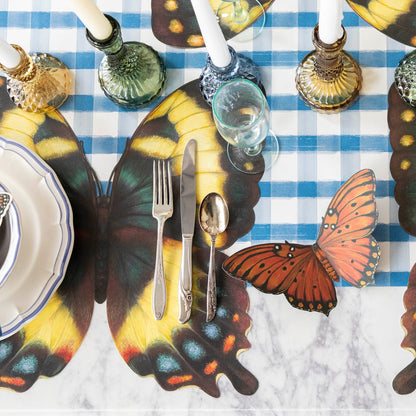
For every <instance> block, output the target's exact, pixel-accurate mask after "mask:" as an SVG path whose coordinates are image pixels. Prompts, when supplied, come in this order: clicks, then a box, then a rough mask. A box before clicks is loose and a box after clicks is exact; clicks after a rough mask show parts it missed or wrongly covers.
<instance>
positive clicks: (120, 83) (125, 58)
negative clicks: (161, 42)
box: [86, 15, 166, 109]
mask: <svg viewBox="0 0 416 416" xmlns="http://www.w3.org/2000/svg"><path fill="white" fill-rule="evenodd" d="M106 17H107V19H108V20H109V21H110V23H111V25H112V27H113V32H112V33H111V35H110V37H109V38H107V39H104V40H98V39H95V38H94V37H93V36H92V35H91V33H90V32H89V31H88V30H86V37H87V39H88V41H89V42H90V44H91V45H92V46H94V47H95V48H97V49H98V50H100V51H102V52H104V54H105V56H104V58H103V60H102V61H101V64H100V66H99V68H98V79H99V81H100V85H101V88H102V90H103V91H104V94H105V95H106V96H107V97H108V98H109V99H110V100H111V101H113V102H114V103H116V104H118V105H120V106H121V107H124V108H129V109H137V108H140V107H145V106H147V105H149V104H151V103H152V102H153V101H154V100H155V99H156V98H157V97H159V96H160V94H161V93H162V91H163V88H164V86H165V83H166V67H165V64H164V63H163V61H162V58H161V57H160V56H159V54H158V53H157V52H156V51H155V50H154V49H153V48H151V47H150V46H148V45H146V44H144V43H141V42H123V39H122V36H121V29H120V25H119V24H118V22H117V20H115V19H114V18H113V17H111V16H109V15H106Z"/></svg>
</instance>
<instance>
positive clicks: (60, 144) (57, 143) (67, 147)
mask: <svg viewBox="0 0 416 416" xmlns="http://www.w3.org/2000/svg"><path fill="white" fill-rule="evenodd" d="M36 151H37V152H38V153H39V155H40V156H41V157H42V158H43V159H45V160H50V159H54V158H57V157H62V156H65V155H66V154H68V153H71V152H78V145H77V143H76V142H75V141H73V140H69V139H64V138H63V137H51V138H50V139H43V140H42V141H41V142H39V143H37V144H36Z"/></svg>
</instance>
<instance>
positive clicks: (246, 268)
mask: <svg viewBox="0 0 416 416" xmlns="http://www.w3.org/2000/svg"><path fill="white" fill-rule="evenodd" d="M223 268H224V270H225V271H226V273H228V274H229V275H230V276H232V277H237V278H239V279H242V280H245V281H247V282H249V283H250V284H252V285H253V286H254V287H256V288H257V289H259V290H261V291H262V292H265V293H273V294H279V293H283V292H285V296H286V298H287V300H288V301H289V302H290V303H291V305H292V306H294V307H295V308H298V309H303V310H308V311H318V312H323V313H325V314H326V315H328V314H329V312H330V310H331V309H332V308H334V307H335V306H336V304H337V299H336V294H335V287H334V283H333V282H332V280H331V279H330V278H329V276H328V274H327V273H326V271H325V269H324V268H323V266H322V265H321V263H320V262H319V260H318V259H317V257H316V255H315V253H314V252H313V249H312V246H305V245H300V244H289V243H287V242H286V243H284V244H273V243H270V244H260V245H256V246H251V247H248V248H246V249H243V250H241V251H239V252H237V253H235V254H234V255H232V256H231V257H229V258H228V259H227V260H226V261H225V262H224V264H223Z"/></svg>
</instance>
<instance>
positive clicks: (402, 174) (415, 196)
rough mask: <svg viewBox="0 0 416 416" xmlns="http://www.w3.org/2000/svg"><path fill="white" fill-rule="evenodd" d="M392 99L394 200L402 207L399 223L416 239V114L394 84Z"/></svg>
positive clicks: (389, 111)
mask: <svg viewBox="0 0 416 416" xmlns="http://www.w3.org/2000/svg"><path fill="white" fill-rule="evenodd" d="M388 99H389V109H388V113H387V114H388V115H387V118H388V123H389V128H390V144H391V147H392V149H393V153H392V156H391V159H390V171H391V175H392V177H393V179H394V180H395V181H396V185H395V187H394V197H395V199H396V201H397V203H398V204H399V222H400V225H401V226H402V228H403V229H404V230H405V231H406V232H407V233H408V234H410V235H413V236H416V192H415V190H416V112H415V109H414V108H413V107H411V106H410V105H409V104H407V103H406V102H405V101H403V99H402V98H401V97H400V95H399V93H398V92H397V89H396V87H395V85H394V84H393V85H392V86H391V87H390V91H389V96H388Z"/></svg>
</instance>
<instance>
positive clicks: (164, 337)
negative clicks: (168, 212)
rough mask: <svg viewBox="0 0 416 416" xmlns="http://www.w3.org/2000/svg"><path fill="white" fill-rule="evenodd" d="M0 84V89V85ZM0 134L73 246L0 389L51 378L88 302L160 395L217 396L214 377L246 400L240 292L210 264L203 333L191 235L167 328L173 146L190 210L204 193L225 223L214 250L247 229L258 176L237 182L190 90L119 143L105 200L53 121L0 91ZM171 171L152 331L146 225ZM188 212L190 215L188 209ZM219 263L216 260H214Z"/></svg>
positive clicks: (177, 255) (173, 274)
mask: <svg viewBox="0 0 416 416" xmlns="http://www.w3.org/2000/svg"><path fill="white" fill-rule="evenodd" d="M1 80H2V82H3V83H4V79H1ZM0 110H1V113H0V116H1V118H0V135H3V136H6V137H8V138H9V139H13V140H17V141H19V142H21V143H24V144H25V145H27V146H28V147H30V148H31V149H33V150H34V151H36V152H37V153H38V154H40V155H41V156H42V157H43V158H44V159H45V160H46V161H47V162H48V163H49V164H50V165H51V166H52V168H53V169H54V170H55V171H56V173H57V175H58V176H59V179H60V181H61V183H62V185H63V187H64V188H65V191H66V192H67V195H68V197H69V199H70V201H71V204H72V208H73V212H74V229H75V244H74V251H73V255H72V257H71V261H70V264H69V267H68V271H67V273H66V276H65V279H64V281H63V283H62V285H61V286H60V287H59V289H58V291H57V292H56V294H55V295H54V296H53V298H52V299H51V301H50V302H49V303H48V304H47V306H46V307H45V308H44V309H43V311H42V312H41V313H40V314H39V315H38V317H36V318H35V319H34V320H33V321H31V322H30V323H29V324H28V325H26V326H25V327H24V328H23V329H22V330H21V331H20V332H18V333H16V334H15V335H13V336H11V337H10V338H7V339H6V340H4V341H2V342H0V386H2V387H7V388H11V389H13V390H17V391H25V390H27V389H28V388H29V387H30V386H31V385H32V384H33V383H34V382H35V381H36V380H37V379H38V378H39V377H52V376H55V375H56V374H58V373H59V372H60V371H61V370H62V369H63V368H64V367H65V366H66V364H67V363H68V362H69V360H71V358H72V357H73V355H74V354H75V352H76V351H77V349H78V348H79V346H80V344H81V342H82V340H83V338H84V337H85V334H86V332H87V330H88V327H89V325H90V321H91V316H92V312H93V308H94V299H95V300H96V301H97V302H103V301H104V300H107V316H108V323H109V326H110V330H111V333H112V336H113V339H114V342H115V344H116V346H117V348H118V350H119V352H120V354H121V356H122V357H123V359H124V360H125V361H126V362H127V364H128V365H129V366H130V368H131V369H132V370H133V371H135V372H136V373H137V374H139V375H141V376H148V375H152V376H154V377H155V379H156V380H157V382H158V383H159V384H160V385H161V386H162V387H163V388H164V389H166V390H175V389H177V388H180V387H183V386H198V387H199V388H201V389H202V390H204V391H205V392H206V393H208V394H210V395H212V396H215V397H217V396H219V394H220V392H219V389H218V386H217V381H218V378H219V376H220V375H222V374H225V375H226V376H227V377H228V378H229V379H230V381H231V382H232V384H233V385H234V387H235V388H236V390H238V391H239V392H240V393H242V394H253V393H254V392H255V391H256V389H257V387H258V382H257V379H256V378H255V377H254V376H253V375H252V374H251V373H250V372H249V371H248V370H246V369H245V368H244V367H243V366H242V365H241V364H240V363H239V361H238V360H237V355H238V354H239V353H240V352H241V351H243V350H246V349H248V348H249V347H250V344H249V342H248V340H247V338H246V333H247V332H248V330H249V328H250V326H251V321H250V318H249V316H248V314H247V310H248V302H249V301H248V296H247V292H246V289H245V285H244V283H243V282H237V281H234V280H230V279H224V278H223V277H224V276H223V275H222V273H221V272H220V271H221V268H220V266H218V265H221V264H222V261H224V260H225V256H224V255H220V256H219V260H218V265H217V268H218V271H217V272H218V279H217V282H218V288H217V292H218V293H219V297H218V311H217V315H216V318H215V319H214V320H213V321H212V322H205V305H206V299H205V293H206V276H207V271H208V262H209V249H208V247H209V241H208V240H207V237H206V236H205V235H203V234H204V233H203V232H202V230H200V229H199V226H196V228H195V237H194V251H193V262H194V267H193V278H194V282H193V287H194V290H193V296H194V303H193V310H192V316H191V320H190V321H189V322H188V323H187V324H185V325H181V324H179V323H178V321H177V316H178V306H177V304H178V301H177V285H178V275H179V268H180V259H181V232H180V223H179V220H178V219H179V217H180V198H179V197H178V196H179V187H180V185H179V182H180V181H179V177H180V170H181V162H182V155H183V150H184V147H185V145H186V143H187V141H188V140H190V139H195V140H196V141H197V162H196V190H197V204H200V202H201V201H202V199H203V197H204V196H205V194H206V193H208V192H211V191H215V192H218V193H220V194H222V195H223V196H224V197H225V199H226V200H227V202H228V204H229V208H230V224H229V228H228V229H227V231H226V232H225V233H223V234H222V235H221V237H220V238H219V240H218V247H220V248H225V247H228V246H230V245H231V244H232V243H233V242H234V241H235V240H236V239H237V238H239V237H240V236H242V235H244V234H245V233H247V232H248V231H249V230H250V229H251V227H252V225H253V223H254V213H253V206H254V205H255V203H256V202H257V200H258V198H259V195H260V192H259V187H258V181H259V179H260V176H261V175H257V176H253V175H243V174H240V173H238V172H237V171H235V170H232V167H231V166H230V164H229V163H228V160H227V156H226V152H225V143H224V142H223V140H222V139H221V138H220V136H219V135H218V133H217V131H216V128H215V125H214V123H213V120H212V117H211V110H210V108H209V107H208V106H207V105H206V104H205V102H204V101H203V99H202V97H201V94H200V92H199V88H198V81H194V82H191V83H189V84H186V85H184V86H183V87H182V88H179V89H178V90H176V91H175V92H173V93H172V94H171V95H170V96H168V97H167V98H166V99H165V100H164V101H163V102H162V103H160V105H158V106H157V107H156V108H155V109H154V110H153V111H152V112H151V113H149V115H148V116H147V117H146V119H145V120H144V121H143V123H142V124H141V125H140V126H139V127H138V129H137V130H136V132H135V133H134V135H133V137H132V138H131V139H130V140H128V141H127V145H126V149H125V151H124V153H123V155H122V157H121V159H120V161H119V163H118V164H117V166H116V168H115V170H114V175H113V181H112V186H111V195H110V196H108V195H105V194H103V193H102V191H101V187H100V184H99V182H98V180H97V178H96V175H95V173H94V171H93V170H92V168H91V167H90V165H89V164H88V162H87V159H86V157H85V155H84V152H83V149H82V144H81V143H80V142H79V141H78V139H77V138H76V136H75V135H74V133H73V131H72V130H71V128H70V127H69V126H68V124H67V123H66V121H65V120H64V119H63V118H62V116H61V115H60V114H59V113H58V112H52V113H48V114H47V115H45V114H30V113H25V112H23V111H21V110H19V109H17V108H16V107H15V106H14V105H13V104H12V103H11V102H10V100H9V98H8V95H7V92H6V89H5V86H4V85H2V87H1V88H0ZM154 158H161V159H164V158H169V159H170V161H171V165H172V175H173V189H174V196H176V197H174V201H175V202H174V216H173V218H172V219H170V220H169V221H167V222H166V225H165V238H164V241H163V250H164V267H165V275H166V282H167V306H166V313H165V315H164V317H163V319H162V320H160V321H156V320H155V319H154V318H153V315H152V306H151V303H152V301H151V299H152V280H153V272H154V260H155V250H156V221H155V220H154V219H153V217H152V214H151V213H152V195H153V193H152V164H153V159H154ZM197 208H198V207H197ZM219 254H220V253H219Z"/></svg>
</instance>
